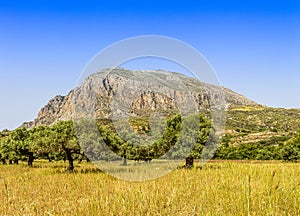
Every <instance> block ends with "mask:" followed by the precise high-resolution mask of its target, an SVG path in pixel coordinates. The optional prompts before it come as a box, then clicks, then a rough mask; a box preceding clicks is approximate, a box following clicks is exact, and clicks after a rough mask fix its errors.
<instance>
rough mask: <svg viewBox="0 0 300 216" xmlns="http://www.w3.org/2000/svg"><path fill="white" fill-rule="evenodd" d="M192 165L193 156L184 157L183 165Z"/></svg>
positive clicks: (190, 166) (189, 166) (188, 166)
mask: <svg viewBox="0 0 300 216" xmlns="http://www.w3.org/2000/svg"><path fill="white" fill-rule="evenodd" d="M193 166H194V158H193V157H191V156H189V157H187V158H186V159H185V167H186V168H192V167H193Z"/></svg>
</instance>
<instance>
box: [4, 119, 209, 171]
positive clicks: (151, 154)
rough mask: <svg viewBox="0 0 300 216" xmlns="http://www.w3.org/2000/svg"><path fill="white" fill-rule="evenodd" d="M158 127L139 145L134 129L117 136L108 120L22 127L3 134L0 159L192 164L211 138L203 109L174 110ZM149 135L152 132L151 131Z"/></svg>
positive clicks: (124, 128) (71, 165)
mask: <svg viewBox="0 0 300 216" xmlns="http://www.w3.org/2000/svg"><path fill="white" fill-rule="evenodd" d="M95 125H97V126H96V127H95ZM157 128H158V129H157V130H153V131H154V132H153V131H151V132H152V133H158V132H159V131H160V132H162V133H161V137H160V138H158V139H155V140H152V141H151V140H149V143H147V145H140V143H139V141H140V140H139V139H138V136H137V133H133V132H132V130H131V131H130V130H126V127H123V132H122V134H123V136H121V135H120V134H119V132H117V131H116V130H115V129H114V127H113V124H112V122H109V121H108V122H107V121H106V122H105V123H104V122H101V121H99V122H97V123H96V122H94V121H91V120H80V121H75V122H72V121H61V122H58V123H56V124H55V125H53V126H45V125H43V126H37V127H33V128H31V129H26V128H24V127H22V128H17V129H16V130H14V131H12V132H10V133H7V134H6V136H5V137H2V138H1V141H0V159H1V161H2V163H3V164H5V163H7V162H9V163H12V162H14V163H18V161H19V160H27V162H28V166H32V165H33V162H34V160H35V159H36V158H45V159H48V160H49V161H51V160H67V161H68V163H69V166H68V170H71V171H72V170H73V169H74V160H75V159H81V160H82V159H84V158H85V159H87V160H92V161H99V160H105V161H113V160H119V159H120V158H121V159H122V160H123V165H126V164H127V160H136V161H140V160H142V161H146V162H150V161H151V160H152V159H158V158H161V159H179V160H180V159H185V158H188V159H187V160H186V161H187V166H188V167H189V166H192V165H193V159H194V158H200V157H201V155H202V149H203V147H204V145H205V144H206V143H207V141H211V143H212V142H214V139H213V137H214V136H212V134H213V131H212V129H211V124H210V121H209V120H208V119H207V118H205V117H204V116H202V115H191V116H188V117H186V118H184V119H182V118H181V116H180V115H179V114H177V115H174V116H173V117H171V118H169V119H168V120H167V122H166V125H164V124H161V125H158V126H157ZM155 131H156V132H155ZM124 134H125V135H124ZM158 135H159V133H158ZM152 136H154V137H155V134H152ZM209 139H211V140H209ZM191 149H192V151H191Z"/></svg>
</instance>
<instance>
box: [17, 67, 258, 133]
mask: <svg viewBox="0 0 300 216" xmlns="http://www.w3.org/2000/svg"><path fill="white" fill-rule="evenodd" d="M107 73H108V69H106V70H103V71H100V72H98V73H95V74H93V75H91V76H90V77H88V78H87V79H86V80H85V81H84V82H83V83H82V84H81V85H80V86H79V87H77V88H75V89H73V90H71V91H70V92H69V94H68V95H66V96H60V95H58V96H55V97H54V98H53V99H51V100H50V101H49V102H48V103H47V104H46V106H44V107H43V108H42V109H41V110H40V111H39V113H38V116H37V118H36V119H35V120H33V121H31V122H25V123H24V124H23V126H25V127H26V128H29V127H32V126H37V125H42V124H46V125H51V124H54V123H56V122H58V121H60V120H67V119H72V118H76V117H80V116H84V115H86V113H84V112H86V110H87V109H90V106H91V104H93V103H95V102H94V101H95V100H97V105H96V114H95V115H96V117H97V118H108V117H110V116H109V115H110V107H109V106H108V104H109V103H111V102H112V97H113V96H114V94H115V93H116V92H121V91H123V93H122V94H123V95H118V98H119V99H120V100H121V101H125V103H127V102H128V103H132V102H131V101H129V100H131V99H130V97H134V98H136V101H134V103H135V104H134V105H132V107H131V109H134V110H135V111H134V112H137V113H136V114H137V115H138V112H139V111H138V110H143V109H150V110H156V109H160V110H166V109H168V108H170V109H172V108H174V107H175V106H176V105H175V103H177V104H184V103H186V101H185V100H186V95H185V93H184V91H185V90H186V89H188V91H189V92H190V94H192V97H193V101H194V102H195V103H196V104H195V107H197V109H199V110H208V109H210V107H211V106H213V105H214V104H212V103H215V104H217V103H218V100H220V101H222V100H224V98H225V101H226V108H227V109H230V108H231V107H235V106H253V107H262V106H261V105H259V104H257V103H255V102H253V101H251V100H250V99H248V98H246V97H244V96H243V95H240V94H238V93H236V92H233V91H232V90H230V89H228V88H225V87H219V86H215V85H210V84H206V83H201V82H199V81H198V80H196V79H194V78H190V77H187V76H184V75H182V74H179V73H174V72H167V71H162V70H155V71H130V70H126V69H121V68H118V69H115V70H114V71H113V72H112V73H109V74H107ZM145 81H146V82H145ZM147 83H151V89H155V91H149V92H145V91H141V92H140V93H138V95H130V94H131V92H138V90H139V89H145V85H146V84H147ZM124 86H126V89H125V88H124ZM121 88H124V89H121ZM94 92H95V94H93V93H94ZM155 92H161V94H157V93H155ZM218 97H220V98H218ZM222 97H224V98H222ZM187 108H188V107H187ZM79 109H82V112H81V111H79ZM119 112H121V115H126V112H128V110H122V106H120V110H119ZM94 117H95V116H94Z"/></svg>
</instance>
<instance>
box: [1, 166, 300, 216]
mask: <svg viewBox="0 0 300 216" xmlns="http://www.w3.org/2000/svg"><path fill="white" fill-rule="evenodd" d="M64 169H65V164H64V163H63V162H53V163H48V162H45V161H39V162H36V163H35V165H34V167H33V168H28V167H26V165H25V164H20V165H1V166H0V195H1V196H0V215H280V216H281V215H300V164H297V163H280V162H274V163H269V162H268V163H267V162H266V163H251V162H248V163H238V162H214V163H208V164H206V165H204V166H203V167H202V168H194V169H191V170H186V169H179V170H176V171H174V172H171V173H170V174H168V175H166V176H164V177H161V178H158V179H156V180H151V181H144V182H129V181H124V180H119V179H116V178H113V177H111V176H108V175H107V174H105V173H102V172H99V171H97V169H96V168H95V167H94V166H93V165H92V164H86V163H82V164H76V173H65V172H64Z"/></svg>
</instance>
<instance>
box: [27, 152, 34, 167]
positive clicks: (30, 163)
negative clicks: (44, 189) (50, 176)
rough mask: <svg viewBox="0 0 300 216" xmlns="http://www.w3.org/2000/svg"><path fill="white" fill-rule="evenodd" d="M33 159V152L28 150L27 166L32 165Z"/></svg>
mask: <svg viewBox="0 0 300 216" xmlns="http://www.w3.org/2000/svg"><path fill="white" fill-rule="evenodd" d="M33 161H34V156H33V153H32V152H29V155H28V166H30V167H32V163H33Z"/></svg>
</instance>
